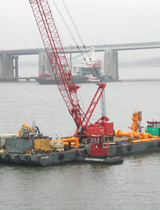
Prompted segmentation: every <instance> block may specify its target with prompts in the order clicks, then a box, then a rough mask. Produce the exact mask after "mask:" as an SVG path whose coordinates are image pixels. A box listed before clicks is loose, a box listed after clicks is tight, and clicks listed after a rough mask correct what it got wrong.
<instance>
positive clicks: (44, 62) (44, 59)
mask: <svg viewBox="0 0 160 210" xmlns="http://www.w3.org/2000/svg"><path fill="white" fill-rule="evenodd" d="M46 73H50V74H53V73H52V70H51V65H50V62H49V60H48V56H47V54H46V53H45V52H41V53H39V75H41V74H46Z"/></svg>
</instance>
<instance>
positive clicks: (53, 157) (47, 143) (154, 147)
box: [0, 112, 160, 166]
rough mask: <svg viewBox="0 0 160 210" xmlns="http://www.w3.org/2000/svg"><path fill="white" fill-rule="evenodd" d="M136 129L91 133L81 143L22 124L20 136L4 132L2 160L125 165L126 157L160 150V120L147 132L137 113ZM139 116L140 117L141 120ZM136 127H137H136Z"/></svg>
mask: <svg viewBox="0 0 160 210" xmlns="http://www.w3.org/2000/svg"><path fill="white" fill-rule="evenodd" d="M132 119H133V124H132V126H131V127H130V128H131V130H132V131H129V132H124V131H121V130H117V131H116V132H115V134H114V136H107V137H104V136H91V137H89V138H87V139H85V141H84V142H81V144H80V143H79V139H78V138H77V137H65V138H61V139H56V140H52V138H50V137H47V136H43V135H41V134H40V131H39V128H38V127H37V126H32V127H33V128H32V127H30V126H28V125H26V124H24V125H22V128H21V131H19V134H18V136H16V135H14V134H5V135H0V162H4V163H8V164H11V163H14V164H25V165H37V166H52V165H57V164H62V163H67V162H82V163H98V164H107V165H112V164H121V163H123V159H122V158H123V157H124V156H131V155H134V154H138V153H149V152H159V151H160V122H157V121H148V122H147V123H148V125H147V128H146V133H142V132H138V129H140V128H141V127H140V125H139V124H140V123H138V120H141V112H136V113H134V114H133V118H132ZM137 119H138V120H137ZM135 128H136V130H135Z"/></svg>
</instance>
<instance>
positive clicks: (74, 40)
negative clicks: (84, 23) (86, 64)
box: [52, 0, 86, 61]
mask: <svg viewBox="0 0 160 210" xmlns="http://www.w3.org/2000/svg"><path fill="white" fill-rule="evenodd" d="M52 2H53V4H54V6H55V8H56V10H57V12H58V13H59V15H60V17H61V19H62V21H63V23H64V25H65V26H66V28H67V30H68V32H69V34H70V36H71V37H72V39H73V41H74V43H75V45H76V47H77V49H78V50H79V52H80V53H81V56H82V57H83V59H84V60H85V61H86V58H85V57H84V55H83V53H82V52H81V50H80V47H79V46H78V44H77V42H76V40H75V38H74V36H73V34H72V33H71V30H70V29H69V27H68V25H67V23H66V21H65V19H64V17H63V16H62V13H61V12H60V10H59V8H58V6H57V4H56V3H55V1H54V0H53V1H52Z"/></svg>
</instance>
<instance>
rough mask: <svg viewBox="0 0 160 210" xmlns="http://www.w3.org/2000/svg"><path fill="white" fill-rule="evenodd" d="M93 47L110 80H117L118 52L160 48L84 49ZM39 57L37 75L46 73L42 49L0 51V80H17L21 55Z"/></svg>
mask: <svg viewBox="0 0 160 210" xmlns="http://www.w3.org/2000/svg"><path fill="white" fill-rule="evenodd" d="M92 47H94V48H95V52H104V62H103V63H104V73H105V75H106V76H107V77H110V78H111V79H112V80H115V79H116V78H118V52H119V51H126V50H144V49H156V48H160V42H145V43H128V44H110V45H107V44H104V45H89V46H85V49H86V50H87V51H88V52H89V51H90V49H91V48H92ZM64 51H65V53H70V54H74V53H83V52H84V47H82V46H79V48H78V49H77V47H75V46H72V48H71V47H64ZM35 54H37V55H39V74H42V73H44V66H45V70H46V71H47V69H48V68H50V67H49V62H48V59H47V55H46V53H45V50H44V49H43V48H38V49H16V50H1V51H0V78H14V77H16V78H18V72H19V69H18V57H19V56H22V55H35Z"/></svg>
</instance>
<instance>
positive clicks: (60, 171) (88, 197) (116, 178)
mask: <svg viewBox="0 0 160 210" xmlns="http://www.w3.org/2000/svg"><path fill="white" fill-rule="evenodd" d="M128 72H129V73H128ZM119 75H120V80H128V79H143V78H145V79H160V67H150V68H148V67H146V68H143V67H141V68H139V67H138V68H137V67H132V68H129V67H125V68H122V67H121V68H120V72H119ZM96 89H97V86H96V85H95V84H83V85H82V86H81V88H80V89H79V95H78V96H79V99H80V104H81V106H82V108H83V109H85V110H86V109H87V108H88V106H89V103H90V101H91V99H92V98H93V96H94V94H95V92H96ZM159 90H160V81H143V82H136V81H132V82H127V81H125V82H123V81H122V82H113V83H108V84H107V87H106V91H105V94H106V109H107V116H108V117H109V118H110V121H113V122H114V125H115V130H117V129H122V130H124V131H128V130H129V128H128V126H131V124H132V114H133V112H135V111H138V110H141V111H142V117H143V121H142V125H143V126H144V127H145V126H146V121H147V120H157V121H159V120H160V109H159V107H160V97H159ZM0 95H1V100H0V107H1V114H0V118H1V120H0V133H1V134H3V133H16V134H18V129H20V128H21V125H22V124H23V123H27V124H29V125H31V124H32V121H36V125H37V126H38V127H39V128H40V131H41V132H43V134H44V135H49V136H52V137H53V138H54V137H55V136H56V134H57V135H58V136H59V137H62V136H69V135H73V134H74V131H75V128H76V127H75V125H74V122H73V120H72V118H71V117H70V115H69V113H68V110H67V108H66V106H65V104H64V102H63V100H62V97H61V96H60V93H59V90H58V88H57V86H56V85H39V84H38V83H36V82H30V83H29V82H20V83H0ZM100 114H101V111H100V105H99V106H98V107H97V109H96V110H95V114H94V115H93V118H92V122H94V121H95V120H97V119H99V118H100ZM159 174H160V155H159V153H152V154H145V155H144V154H141V155H135V156H132V157H126V158H124V163H123V164H122V165H117V166H105V165H98V164H97V165H87V164H74V163H70V164H66V165H61V166H54V167H46V168H40V167H26V166H14V165H12V166H9V165H2V164H0V186H1V191H0V209H7V210H15V209H16V210H22V209H24V210H30V209H34V210H41V209H47V210H48V209H49V210H51V209H56V210H62V209H67V210H75V209H80V210H81V209H87V210H93V209H95V210H97V209H101V210H103V209H104V210H106V209H109V210H110V209H111V210H124V209H130V210H132V209H133V210H139V209H141V210H155V209H159V206H160V201H159V195H160V188H159V185H160V179H159Z"/></svg>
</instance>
